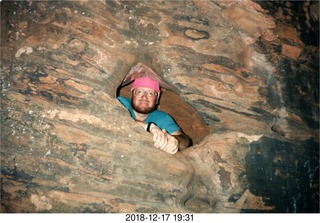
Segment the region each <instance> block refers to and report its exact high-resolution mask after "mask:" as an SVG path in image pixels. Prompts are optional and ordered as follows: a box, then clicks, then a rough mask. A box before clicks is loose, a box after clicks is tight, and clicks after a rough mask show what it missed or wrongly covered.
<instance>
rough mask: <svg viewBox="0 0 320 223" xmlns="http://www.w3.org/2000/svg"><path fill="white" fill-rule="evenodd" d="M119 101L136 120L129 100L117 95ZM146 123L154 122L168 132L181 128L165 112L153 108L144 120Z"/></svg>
mask: <svg viewBox="0 0 320 223" xmlns="http://www.w3.org/2000/svg"><path fill="white" fill-rule="evenodd" d="M118 99H119V101H120V102H121V103H122V104H123V105H124V107H126V108H127V109H128V110H129V111H130V114H131V116H132V118H133V119H134V120H136V115H135V114H134V112H133V108H132V105H131V100H130V99H129V98H125V97H122V96H119V97H118ZM145 122H146V123H147V124H148V123H149V122H153V123H155V124H156V125H157V126H158V127H159V128H160V129H165V130H166V131H167V132H168V133H169V134H172V133H174V132H176V131H179V130H181V129H180V127H179V126H178V124H177V123H176V122H175V120H174V119H173V118H172V117H171V116H170V115H169V114H167V113H166V112H163V111H159V110H154V111H153V112H151V113H150V114H149V116H148V118H147V119H146V121H145Z"/></svg>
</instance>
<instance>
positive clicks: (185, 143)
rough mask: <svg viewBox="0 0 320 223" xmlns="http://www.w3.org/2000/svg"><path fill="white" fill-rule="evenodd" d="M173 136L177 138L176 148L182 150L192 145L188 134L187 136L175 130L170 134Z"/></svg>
mask: <svg viewBox="0 0 320 223" xmlns="http://www.w3.org/2000/svg"><path fill="white" fill-rule="evenodd" d="M171 135H172V136H173V137H175V138H176V139H177V140H178V148H179V150H180V151H181V150H184V149H186V148H188V147H190V146H191V145H192V140H191V138H190V137H189V136H187V135H186V134H185V133H184V132H182V131H176V132H174V133H172V134H171Z"/></svg>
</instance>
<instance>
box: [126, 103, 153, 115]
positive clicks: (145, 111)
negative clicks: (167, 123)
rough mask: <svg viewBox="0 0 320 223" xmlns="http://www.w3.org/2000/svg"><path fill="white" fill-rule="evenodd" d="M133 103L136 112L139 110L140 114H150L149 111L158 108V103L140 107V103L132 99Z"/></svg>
mask: <svg viewBox="0 0 320 223" xmlns="http://www.w3.org/2000/svg"><path fill="white" fill-rule="evenodd" d="M131 105H132V108H133V110H135V111H136V112H138V113H140V114H149V113H151V112H153V111H154V110H156V108H157V105H156V104H154V105H153V106H151V107H139V106H138V105H136V104H135V103H133V101H131Z"/></svg>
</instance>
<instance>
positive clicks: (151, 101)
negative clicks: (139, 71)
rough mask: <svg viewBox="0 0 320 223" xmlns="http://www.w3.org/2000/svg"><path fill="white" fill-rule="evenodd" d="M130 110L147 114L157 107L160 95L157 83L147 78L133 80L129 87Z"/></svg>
mask: <svg viewBox="0 0 320 223" xmlns="http://www.w3.org/2000/svg"><path fill="white" fill-rule="evenodd" d="M131 92H132V96H131V97H132V108H133V109H134V110H135V111H137V112H139V113H142V114H148V113H150V112H152V111H154V110H155V109H156V107H157V104H158V100H159V96H160V93H161V90H160V84H159V82H158V81H156V80H154V79H152V78H151V77H149V76H144V77H139V78H137V79H135V81H134V82H133V84H132V87H131Z"/></svg>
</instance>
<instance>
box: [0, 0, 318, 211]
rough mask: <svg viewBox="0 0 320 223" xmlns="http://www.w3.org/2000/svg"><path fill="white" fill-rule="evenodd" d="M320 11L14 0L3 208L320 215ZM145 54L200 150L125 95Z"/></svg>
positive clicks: (265, 5)
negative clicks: (158, 136) (155, 133)
mask: <svg viewBox="0 0 320 223" xmlns="http://www.w3.org/2000/svg"><path fill="white" fill-rule="evenodd" d="M318 8H319V5H318V2H309V1H308V2H289V1H288V2H265V1H261V2H258V1H255V2H253V1H249V0H242V1H240V0H239V1H223V0H212V1H201V0H194V1H55V2H50V1H49V2H44V1H10V2H9V1H2V2H1V46H2V47H1V87H2V88H1V212H28V213H31V212H52V213H60V212H64V213H77V212H82V213H84V212H85V213H88V212H103V213H105V212H108V213H115V212H116V213H119V212H120V213H124V212H156V213H157V212H166V213H175V212H195V213H226V212H229V213H238V212H319V193H318V191H319V162H318V161H319V159H318V158H319V150H318V148H319V89H318V87H319V85H318V84H319V73H318V70H319V65H318V60H319V57H318V49H319V47H318V41H315V39H316V40H318V37H319V36H318V26H319V17H318V16H319V11H318ZM311 37H312V38H311ZM138 62H143V63H145V64H146V65H148V66H150V67H151V68H152V69H153V70H154V71H155V72H157V73H158V74H159V75H160V76H162V77H163V78H164V79H165V80H166V82H167V83H169V84H170V86H171V87H172V90H165V89H164V93H163V95H162V98H161V104H160V109H162V110H165V111H168V112H169V113H170V114H172V116H173V117H174V118H175V119H176V120H177V122H178V124H179V125H181V127H182V128H183V129H184V130H185V132H186V133H187V134H189V135H190V136H191V137H192V139H193V141H194V145H193V146H192V147H190V148H189V149H187V150H185V151H182V152H179V153H177V154H175V155H173V156H172V155H169V154H166V153H163V152H162V151H160V150H157V149H155V148H154V147H153V145H152V139H151V136H150V134H149V133H147V132H145V131H144V130H143V129H142V128H141V127H140V126H138V125H137V124H136V123H135V122H134V121H133V120H132V118H131V117H130V115H129V113H128V111H127V110H126V109H125V108H124V107H123V106H122V105H121V103H120V102H119V101H118V100H117V99H116V97H115V95H116V90H117V88H118V87H119V85H120V84H121V82H122V80H123V78H124V77H125V75H126V74H127V72H128V71H129V70H130V68H131V67H132V66H134V65H135V64H136V63H138ZM121 93H122V94H125V93H126V91H125V88H123V89H122V91H121Z"/></svg>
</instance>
